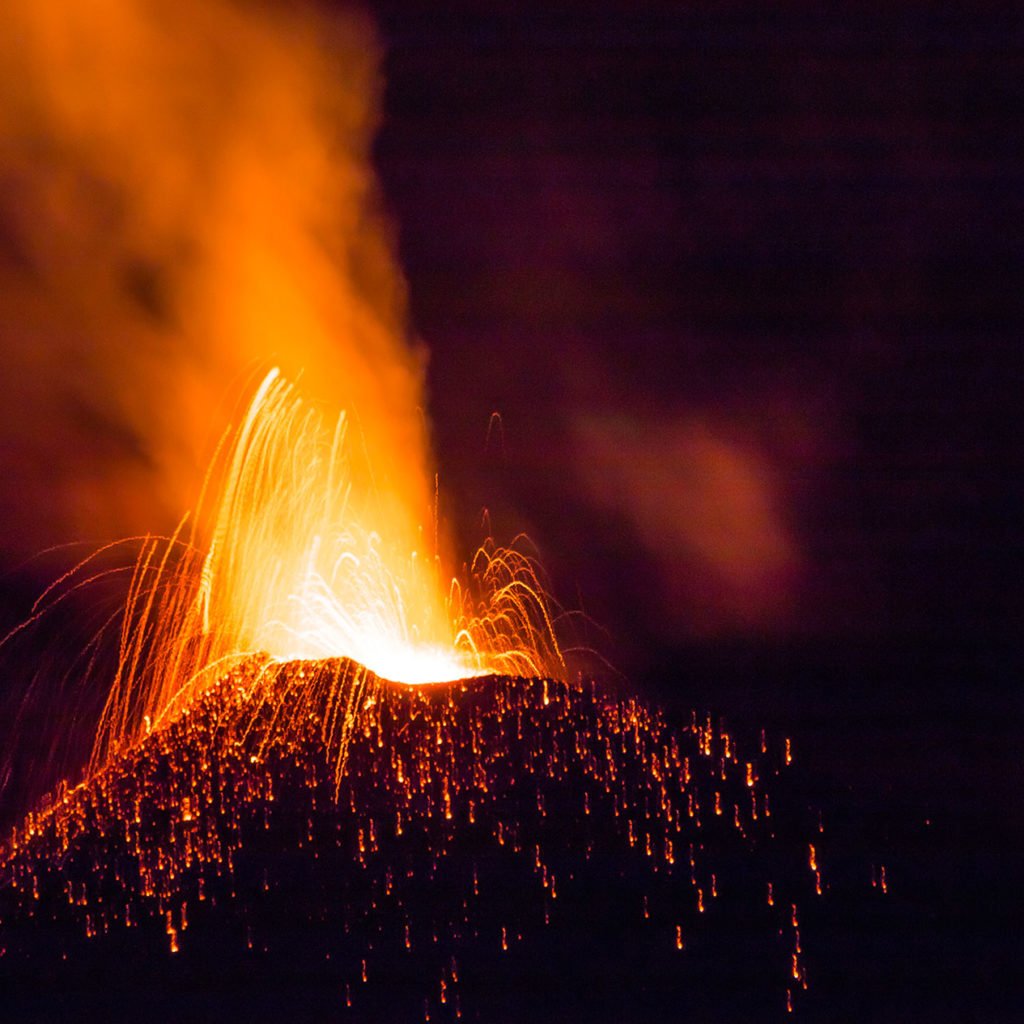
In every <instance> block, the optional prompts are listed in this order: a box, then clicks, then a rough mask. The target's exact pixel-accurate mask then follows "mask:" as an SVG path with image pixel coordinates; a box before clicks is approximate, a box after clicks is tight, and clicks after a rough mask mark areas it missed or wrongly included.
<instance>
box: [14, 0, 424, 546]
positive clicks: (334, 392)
mask: <svg viewBox="0 0 1024 1024" xmlns="http://www.w3.org/2000/svg"><path fill="white" fill-rule="evenodd" d="M378 98H379V80H378V76H377V45H376V42H375V39H374V36H373V33H372V31H371V29H370V27H369V25H368V23H367V22H366V21H365V20H364V19H362V18H360V17H358V16H355V15H353V14H351V13H349V14H344V15H340V14H337V13H332V14H331V15H329V16H328V15H327V14H323V13H316V12H314V11H313V10H312V9H310V8H308V7H306V6H304V5H281V8H280V9H276V8H271V7H269V6H267V5H263V4H256V5H253V4H246V5H240V4H234V3H230V2H227V0H176V2H175V3H170V4H169V3H162V2H156V0H52V2H48V3H35V2H32V0H12V2H11V3H7V4H5V5H4V7H3V13H2V14H0V377H2V379H3V380H4V381H5V384H6V386H5V392H6V394H5V396H4V401H3V402H2V403H0V437H2V438H3V439H4V444H3V445H2V446H0V479H3V480H4V481H6V482H7V484H6V486H4V487H3V488H2V489H0V518H2V520H3V521H4V523H5V524H6V526H7V529H6V531H5V536H4V539H3V540H2V541H0V544H2V545H4V546H6V548H7V551H8V553H9V554H24V553H25V552H31V551H33V550H36V549H38V548H40V547H42V546H44V545H49V544H52V543H54V542H55V541H60V540H66V539H71V538H83V539H89V540H100V539H105V538H111V537H115V536H123V535H131V534H137V533H141V532H144V531H151V530H160V531H163V532H169V531H170V529H171V528H172V527H173V525H174V523H175V522H176V521H177V520H178V518H179V516H180V515H181V513H182V511H183V510H184V509H186V508H187V507H189V506H190V505H191V504H193V503H194V500H195V498H196V491H197V487H198V484H199V481H200V480H201V479H202V467H203V466H204V465H205V463H206V461H207V459H208V457H209V454H210V452H211V450H212V447H213V445H214V443H215V442H216V440H217V437H218V436H219V433H220V431H221V429H222V427H223V424H224V422H225V421H226V420H227V419H228V418H229V416H231V415H232V410H231V409H230V408H228V407H227V406H226V405H225V403H226V402H227V401H228V400H229V399H234V398H236V397H237V396H238V395H240V394H243V393H247V392H249V391H251V389H252V387H254V386H255V383H256V382H257V381H258V379H259V378H260V377H261V376H262V375H263V374H264V373H265V372H266V370H267V369H269V367H270V366H271V365H278V366H280V367H281V369H282V371H283V373H284V374H285V375H287V376H288V377H290V378H292V379H295V378H299V379H300V380H301V383H302V387H303V390H304V391H305V392H306V393H308V394H311V395H312V397H313V398H315V399H321V400H325V401H326V402H327V403H329V405H330V406H331V407H332V408H346V409H348V410H349V412H350V414H351V415H352V418H353V420H354V424H353V430H352V431H351V433H352V435H353V440H354V441H355V443H356V444H363V445H365V446H366V448H367V449H368V450H371V451H372V452H373V453H374V457H373V460H372V467H373V469H372V472H373V485H374V486H373V490H374V493H375V495H376V498H375V500H376V502H377V505H378V507H379V509H380V513H381V530H382V532H384V531H386V532H387V533H388V535H389V536H390V537H391V538H393V539H394V540H395V542H396V543H398V544H399V545H404V546H406V547H407V548H408V549H409V550H412V549H413V548H415V547H416V546H418V540H419V530H420V524H421V523H424V522H429V521H430V506H431V497H432V494H433V486H432V479H433V477H432V471H431V460H430V456H429V446H428V438H427V429H426V426H425V421H424V417H423V413H422V406H423V397H422V396H423V359H422V356H421V354H420V353H419V352H418V351H417V350H416V348H415V347H414V346H412V345H410V344H409V341H408V338H407V336H406V333H405V295H404V293H405V288H404V283H403V281H402V278H401V276H400V274H399V272H398V270H397V268H396V265H395V261H394V258H393V255H392V251H391V245H390V237H389V230H388V226H387V223H386V220H385V219H384V217H383V216H382V214H381V211H380V206H379V198H378V194H377V187H376V183H375V180H374V176H373V173H372V170H371V168H370V164H369V159H368V148H369V141H370V138H371V136H372V132H373V129H374V126H375V122H376V119H377V106H378ZM234 415H235V418H236V419H237V416H238V413H237V411H236V412H235V414H234ZM368 484H369V481H368V480H366V479H356V480H354V481H353V486H355V487H364V488H365V487H366V486H368Z"/></svg>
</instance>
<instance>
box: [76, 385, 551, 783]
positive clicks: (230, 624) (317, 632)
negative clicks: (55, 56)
mask: <svg viewBox="0 0 1024 1024" xmlns="http://www.w3.org/2000/svg"><path fill="white" fill-rule="evenodd" d="M347 429H348V420H347V418H346V416H345V415H344V414H341V415H339V416H338V418H337V420H336V421H335V422H334V423H333V424H332V423H330V422H328V421H327V420H325V418H324V417H323V416H322V415H321V414H320V413H319V412H318V411H317V410H316V409H314V408H312V407H310V406H309V405H307V404H306V403H305V402H304V401H303V399H302V398H301V397H300V396H299V395H298V393H297V392H296V389H295V387H294V386H293V385H292V384H289V383H288V382H286V381H284V380H283V379H282V378H281V376H280V374H279V372H278V371H277V370H273V371H271V372H270V373H269V374H268V375H267V377H266V378H265V380H264V381H263V383H262V385H261V386H260V388H259V389H258V391H257V393H256V395H255V397H254V398H253V400H252V402H251V404H250V406H249V408H248V411H247V412H246V414H245V417H244V420H243V422H242V424H241V425H240V427H239V428H238V429H237V430H236V431H235V432H234V434H233V436H231V437H229V439H228V440H227V441H226V443H225V444H223V445H222V454H221V455H220V456H219V457H218V458H217V459H215V460H214V464H213V465H212V467H211V469H210V471H209V473H208V475H207V487H206V488H204V490H207V489H219V490H220V498H219V500H218V501H217V502H216V505H215V506H213V508H212V512H211V513H210V514H209V516H207V515H206V514H205V511H204V508H203V506H202V504H201V505H200V508H199V510H198V511H197V515H196V519H197V521H198V529H195V528H194V529H193V530H192V531H191V532H190V536H189V538H187V539H186V538H184V537H183V536H182V534H183V533H184V529H183V528H182V529H181V530H179V532H178V534H177V535H175V536H174V537H172V538H170V539H169V540H155V541H152V542H149V543H148V544H146V545H145V547H144V549H143V551H142V554H141V556H140V558H139V561H138V563H137V566H136V570H135V574H134V578H133V581H132V584H131V588H130V592H129V595H128V600H127V603H126V608H125V613H124V618H123V623H122V637H121V658H120V665H119V669H118V672H117V675H116V678H115V680H114V684H113V687H112V688H111V691H110V696H109V699H108V701H107V704H106V707H105V709H104V712H103V716H102V719H101V723H100V729H99V734H98V738H97V743H96V748H95V752H94V757H93V767H94V768H99V767H100V766H102V765H103V764H104V763H105V762H106V760H107V759H108V758H109V757H110V755H111V754H112V753H113V752H114V751H116V750H120V749H124V748H125V747H126V746H130V745H131V744H132V743H134V742H137V741H138V739H139V738H140V737H141V736H143V735H144V734H145V733H148V732H149V731H152V730H153V729H157V728H160V727H162V726H163V725H165V724H166V723H167V722H168V721H171V720H173V719H174V717H176V715H178V714H179V713H180V712H181V711H182V709H184V708H186V707H188V705H189V704H190V703H191V702H193V701H194V700H195V699H196V698H197V697H199V696H200V695H201V694H202V692H203V690H204V688H205V687H207V686H209V685H211V684H212V683H214V682H215V681H216V680H218V679H219V678H221V677H222V676H223V675H224V674H225V673H227V672H229V671H230V670H231V669H232V667H233V666H234V665H236V664H238V663H240V662H242V661H245V660H247V659H249V658H252V657H253V656H254V655H260V656H263V657H266V658H268V659H269V660H270V662H272V663H282V662H289V661H302V660H307V661H322V660H324V659H328V658H348V659H351V660H352V661H355V662H358V663H359V664H361V665H363V666H365V667H366V668H367V669H368V670H370V671H371V672H373V673H374V674H375V675H377V676H378V677H381V678H384V679H388V680H392V681H394V682H400V683H409V684H415V683H425V682H445V681H451V680H456V679H466V678H469V677H472V676H478V675H484V674H501V675H519V676H541V675H545V676H559V675H561V674H562V673H563V671H564V667H565V666H564V662H563V659H562V654H561V651H560V649H559V644H558V641H557V639H556V636H555V632H554V623H553V619H552V612H551V609H550V602H549V600H548V598H547V596H546V594H545V592H544V589H543V587H542V586H541V583H540V581H539V578H538V570H537V567H536V565H535V563H534V562H533V560H532V559H531V558H530V557H529V556H528V555H526V554H525V553H523V552H522V551H521V550H519V549H517V548H516V547H514V546H513V547H506V548H502V547H497V546H496V545H495V544H494V543H493V542H492V541H490V540H488V541H487V542H486V543H485V544H484V545H483V546H482V547H480V548H479V549H478V550H477V552H476V554H475V555H474V557H473V559H472V561H471V563H470V564H469V565H468V567H467V570H468V572H467V577H466V579H464V580H459V579H458V578H456V577H448V578H447V579H446V577H445V574H444V570H443V567H442V565H441V556H440V554H439V553H438V552H437V550H436V544H437V540H436V528H435V530H434V531H433V533H432V534H431V535H429V543H431V545H432V548H428V547H426V543H427V542H428V537H427V536H425V533H424V531H423V529H422V528H419V529H418V530H417V532H416V535H415V536H413V535H412V531H411V530H409V529H408V522H409V520H408V518H407V517H405V516H404V515H401V516H396V515H395V514H394V509H395V508H396V506H395V505H393V504H382V503H381V502H379V501H378V500H376V499H377V495H376V494H375V493H374V492H373V491H367V490H365V489H360V488H359V487H356V486H354V485H353V481H354V480H355V479H366V478H368V477H369V475H370V474H369V472H368V469H369V467H364V468H363V472H362V473H353V471H352V462H353V460H357V459H358V458H359V457H360V453H361V451H362V450H361V449H360V448H359V447H358V446H353V445H351V444H350V443H349V438H348V437H347ZM363 457H365V454H364V455H363ZM389 510H390V512H391V514H390V515H389ZM399 511H401V512H403V513H404V511H405V510H404V509H399ZM435 514H436V513H435ZM207 519H209V522H207V521H206V520H207ZM196 534H198V535H200V536H209V537H210V541H209V544H208V547H207V549H206V550H205V551H202V550H200V549H199V548H197V547H196V542H195V536H196Z"/></svg>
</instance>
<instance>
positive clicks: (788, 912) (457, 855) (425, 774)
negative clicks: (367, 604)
mask: <svg viewBox="0 0 1024 1024" xmlns="http://www.w3.org/2000/svg"><path fill="white" fill-rule="evenodd" d="M787 748H788V745H787V744H785V742H784V741H782V740H780V741H779V742H777V743H774V742H764V743H762V744H760V745H756V744H755V745H753V747H752V749H751V750H743V749H742V744H741V743H740V741H739V740H738V739H737V737H735V736H733V735H732V734H731V733H730V732H729V731H728V730H726V729H725V728H724V727H723V726H722V725H721V724H720V723H715V722H713V721H712V720H711V718H710V717H708V716H697V715H694V716H693V717H692V718H691V720H690V721H689V722H688V723H682V724H678V723H675V724H674V723H671V722H669V721H668V719H667V717H666V716H665V715H664V714H663V713H661V712H659V711H657V710H656V709H653V708H651V707H649V706H647V705H646V704H645V703H643V702H642V701H639V700H637V699H635V698H633V697H628V696H623V695H620V694H617V693H615V692H614V691H612V690H611V689H609V688H607V687H604V686H602V685H600V684H598V683H594V682H586V681H583V680H580V679H577V680H575V681H559V680H554V679H545V678H515V677H504V676H487V677H481V678H476V679H470V680H464V681H457V682H453V683H446V684H434V685H426V686H419V687H408V686H403V685H398V684H394V683H390V682H387V681H384V680H382V679H380V678H379V677H377V676H375V675H374V674H373V673H371V672H369V671H368V670H366V669H365V668H363V667H362V666H360V665H358V664H357V663H355V662H352V661H348V660H327V661H320V662H308V661H296V662H289V663H284V664H281V663H276V662H274V661H272V660H270V659H268V658H266V657H256V658H251V659H249V660H247V661H245V662H243V663H241V664H239V665H237V666H236V667H234V668H233V669H232V670H231V671H229V672H227V673H225V674H224V675H223V676H222V677H221V678H220V679H219V680H218V681H217V682H216V684H215V685H213V686H210V687H208V688H207V689H205V690H204V691H203V693H202V694H200V695H199V696H198V697H197V698H196V699H195V700H194V701H193V702H192V703H191V704H189V705H188V706H187V707H186V708H185V709H184V710H183V711H182V713H181V714H180V716H179V717H177V718H176V719H175V720H174V721H173V722H171V723H170V724H168V725H166V726H164V727H162V728H159V729H156V730H154V731H153V732H152V733H151V734H150V735H149V736H147V737H145V738H144V739H143V740H142V741H141V742H139V743H138V744H137V745H136V746H134V747H133V748H131V749H130V750H127V751H125V752H123V753H122V754H120V755H118V756H116V757H114V758H113V759H112V760H111V761H110V763H109V764H108V765H106V766H105V767H104V768H103V769H102V770H101V771H99V772H98V773H96V774H95V775H93V776H92V777H91V778H90V779H89V780H88V781H87V782H85V783H83V784H82V785H79V786H78V787H76V788H74V789H70V790H66V791H63V792H60V793H58V794H56V795H55V796H54V797H53V798H52V800H51V802H50V803H49V805H48V806H47V807H45V808H44V809H42V810H40V811H38V812H37V813H35V814H33V815H31V816H30V817H29V818H28V819H27V820H26V822H25V823H24V825H23V826H22V827H21V828H20V829H17V830H15V831H14V832H13V833H12V835H11V836H10V838H9V840H8V841H7V843H6V845H5V848H4V850H3V859H2V876H0V877H2V880H3V888H2V890H0V919H2V922H3V923H2V925H0V945H3V947H4V948H5V950H6V956H5V958H4V959H3V961H2V963H3V965H4V968H3V969H4V970H8V971H12V972H15V973H16V972H17V970H18V967H17V965H18V963H19V962H20V963H24V962H28V961H27V960H26V958H28V959H31V958H33V957H35V958H37V959H38V957H39V956H41V955H43V954H41V953H40V936H42V935H47V936H49V939H48V941H47V943H46V948H47V950H48V953H47V954H46V955H45V956H44V959H45V958H46V956H49V957H51V958H52V959H54V960H56V959H57V958H58V957H60V956H61V955H67V956H68V957H69V959H70V960H74V959H75V958H76V957H81V956H82V950H83V949H88V948H89V947H92V948H93V949H94V950H95V949H99V948H103V947H104V944H106V945H107V947H108V948H119V947H120V945H122V944H123V943H124V942H125V941H126V940H125V936H126V935H128V934H129V933H135V934H136V936H137V938H136V940H135V941H137V942H145V941H148V942H151V943H152V942H153V941H155V938H156V937H159V938H160V940H161V941H162V943H163V945H164V953H163V954H160V955H158V956H156V958H155V959H156V960H157V961H158V962H159V961H161V960H169V961H176V960H178V959H180V958H182V957H184V958H186V959H187V958H188V957H189V955H190V953H191V952H192V950H193V948H194V949H195V950H196V951H197V953H196V954H195V955H196V956H197V957H199V956H200V953H199V952H198V951H206V952H208V951H209V950H210V947H211V944H212V945H213V946H214V947H215V948H217V949H218V950H220V951H221V952H220V953H219V954H218V956H220V957H222V958H227V959H228V960H230V959H231V958H233V957H239V956H241V957H244V956H250V957H256V958H261V957H262V958H269V960H270V961H274V958H275V957H281V956H284V957H286V958H287V957H294V956H295V955H296V952H295V951H296V950H297V949H301V950H302V951H303V952H302V958H303V959H304V960H307V961H308V963H309V964H314V963H315V964H316V965H317V966H316V971H317V974H316V977H317V978H318V979H319V982H318V983H319V984H321V985H326V986H327V988H329V989H331V990H332V991H333V988H335V987H336V989H337V992H338V1006H339V1007H342V1008H345V1009H346V1010H350V1012H351V1014H353V1017H352V1019H365V1015H366V1014H371V1015H375V1016H376V1017H377V1019H416V1017H420V1018H421V1019H429V1020H458V1019H461V1018H462V1017H463V1016H464V1015H466V1014H469V1015H470V1016H469V1019H484V1020H491V1019H506V1018H507V1019H514V1018H515V1015H516V1014H517V1013H520V1012H524V1011H523V1007H524V1005H525V1004H524V1003H523V1000H524V999H525V1000H526V1004H528V1003H529V999H530V997H529V995H523V994H520V995H510V993H514V992H515V984H514V982H511V983H507V984H499V985H496V984H494V978H495V977H496V975H495V972H498V975H501V972H503V971H505V972H512V973H513V974H514V973H515V972H516V971H529V970H535V971H536V969H537V965H538V964H541V963H543V961H544V959H545V958H546V957H547V956H548V955H549V954H550V951H551V947H550V944H551V943H559V942H563V941H572V942H575V943H577V944H578V946H579V950H580V957H581V961H580V966H579V968H578V969H579V970H580V971H582V970H584V966H583V965H584V964H586V963H589V964H590V967H589V968H587V969H588V970H594V971H596V970H597V969H598V966H599V965H600V964H601V957H602V956H603V957H609V956H610V955H611V952H610V951H611V950H613V949H615V948H616V944H617V943H621V942H623V941H626V939H625V937H626V936H628V937H629V938H628V943H629V946H630V949H629V950H628V951H626V952H624V953H622V956H623V957H624V962H626V963H633V967H632V968H631V969H632V972H633V973H632V985H633V986H634V989H635V992H634V994H635V995H637V996H640V995H641V994H642V993H643V992H652V991H653V992H661V993H662V994H663V995H664V994H665V993H668V994H669V995H672V993H673V992H675V989H676V988H677V987H678V988H679V989H680V991H679V992H678V994H677V995H678V998H679V999H682V1000H683V1001H684V1002H685V999H686V998H687V992H686V985H687V984H689V983H690V982H692V977H693V975H692V972H693V971H694V970H699V971H701V972H705V971H706V969H707V961H706V957H707V949H706V948H704V947H706V943H707V937H708V935H709V934H713V932H714V920H715V918H716V917H719V916H720V917H723V918H724V919H730V920H733V921H735V920H742V922H743V925H742V929H741V931H740V932H739V933H738V934H739V936H740V940H739V945H738V946H737V948H736V955H735V958H734V959H735V961H736V964H738V965H740V966H739V969H741V970H756V972H757V974H758V977H759V978H760V982H759V985H758V986H755V987H754V988H753V989H752V988H751V987H750V986H749V984H748V985H747V986H746V989H745V990H746V991H753V992H756V994H757V998H758V999H760V1000H762V1001H765V1002H767V1003H769V1004H771V1005H774V1006H776V1007H778V1008H779V1010H780V1012H783V1013H784V1012H785V1007H787V1006H793V1005H794V1004H795V1005H796V1006H797V1007H798V1006H799V998H798V997H799V995H800V994H801V992H802V990H803V989H804V988H805V987H806V986H807V983H808V973H807V966H806V961H805V957H806V956H811V957H813V950H810V951H807V952H806V953H805V950H804V945H803V941H802V937H801V933H800V908H801V906H802V905H803V904H804V903H805V901H807V900H815V899H819V898H820V897H819V896H818V895H817V894H816V888H818V889H820V888H821V886H822V881H821V880H822V872H823V871H824V870H825V865H823V863H822V859H821V858H822V853H821V846H820V844H821V838H820V836H818V835H816V834H814V833H811V832H810V831H809V830H808V831H807V832H806V833H804V832H801V831H800V829H799V828H798V827H797V826H795V825H794V822H795V820H796V818H795V817H794V816H793V809H792V808H789V807H787V806H786V804H785V790H786V787H785V774H786V772H787V768H786V751H787ZM787 815H788V816H789V817H787ZM780 818H781V819H782V820H783V822H784V827H783V829H782V831H781V832H777V829H776V823H777V822H778V821H779V819H780ZM811 843H813V844H814V845H811ZM809 850H810V851H811V852H810V853H809V852H808V851H809ZM825 877H826V878H827V875H826V876H825ZM766 893H767V899H766V896H765V894H766ZM732 933H733V935H734V938H733V939H732V940H731V941H733V942H734V943H735V942H736V939H735V935H736V934H737V933H736V930H735V929H732ZM54 936H59V937H60V940H61V941H60V942H59V943H57V944H54V942H53V937H54ZM609 943H610V944H609ZM603 944H604V945H603ZM702 948H704V952H702ZM602 949H603V952H602ZM694 950H696V952H694ZM750 956H753V957H756V958H757V960H756V962H755V963H746V959H747V958H748V957H750ZM691 957H693V958H695V959H694V961H693V963H692V964H691V965H690V968H689V971H690V973H687V969H685V968H684V967H683V965H684V964H685V963H686V962H687V960H688V958H691ZM630 958H639V962H636V961H634V960H631V959H630ZM502 964H506V965H507V966H502ZM530 964H533V965H534V967H533V968H531V967H530V966H529V965H530ZM541 976H543V970H541ZM506 980H507V979H506ZM706 980H707V979H706ZM576 982H577V984H578V982H579V979H578V978H577V979H576ZM708 983H714V972H712V977H711V978H710V979H709V980H708ZM567 984H572V981H571V979H567ZM722 984H727V981H725V980H722ZM541 987H543V986H541ZM498 993H504V994H503V995H499V994H498ZM509 999H512V1001H513V1002H512V1004H508V1001H509ZM517 999H518V1000H519V1002H516V1001H515V1000H517ZM503 1000H504V1002H503ZM546 1005H548V1008H549V1010H550V1009H551V1006H557V1005H558V1003H557V1000H556V1001H555V1002H554V1003H552V1002H551V1000H547V1001H546ZM677 1005H679V1004H677ZM612 1007H614V1001H612V1002H607V1003H605V1004H604V1008H603V1011H602V1009H601V1007H597V1008H596V1009H595V1008H592V1010H593V1011H594V1012H592V1016H595V1017H596V1019H613V1018H614V1012H613V1009H612ZM602 1012H603V1013H605V1014H611V1016H607V1017H603V1016H602ZM413 1013H414V1014H415V1015H414V1016H410V1014H413ZM481 1013H482V1014H483V1016H482V1017H481V1016H479V1015H480V1014H481ZM503 1014H504V1016H503ZM541 1018H542V1019H547V1018H544V1017H543V1014H541ZM551 1019H554V1018H551ZM652 1019H658V1018H657V1014H654V1015H653V1016H652Z"/></svg>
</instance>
